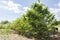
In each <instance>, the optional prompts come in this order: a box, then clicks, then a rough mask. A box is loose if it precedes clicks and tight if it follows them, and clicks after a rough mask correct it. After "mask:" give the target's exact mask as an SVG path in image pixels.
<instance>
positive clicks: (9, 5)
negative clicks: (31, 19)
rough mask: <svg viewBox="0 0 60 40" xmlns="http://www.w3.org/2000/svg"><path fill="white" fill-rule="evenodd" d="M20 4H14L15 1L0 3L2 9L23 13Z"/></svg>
mask: <svg viewBox="0 0 60 40" xmlns="http://www.w3.org/2000/svg"><path fill="white" fill-rule="evenodd" d="M19 7H21V5H20V4H17V3H14V2H13V1H0V8H3V9H7V10H10V11H13V12H14V13H20V12H22V10H21V9H19Z"/></svg>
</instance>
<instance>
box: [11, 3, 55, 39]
mask: <svg viewBox="0 0 60 40" xmlns="http://www.w3.org/2000/svg"><path fill="white" fill-rule="evenodd" d="M54 21H55V19H54V15H53V14H52V13H50V12H49V11H48V8H47V7H46V6H45V5H44V4H42V3H39V2H37V3H34V4H33V5H32V7H31V9H30V10H27V12H26V14H24V15H23V16H22V17H21V18H18V19H17V20H16V21H14V22H13V23H12V24H11V29H13V30H15V31H17V32H19V34H22V35H26V36H33V37H36V38H44V37H45V35H46V32H47V31H48V30H51V29H52V28H53V26H54V25H53V23H54Z"/></svg>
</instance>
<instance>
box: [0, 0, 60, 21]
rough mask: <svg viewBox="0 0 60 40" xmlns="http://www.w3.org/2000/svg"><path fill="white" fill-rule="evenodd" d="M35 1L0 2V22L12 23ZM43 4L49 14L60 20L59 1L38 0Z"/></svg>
mask: <svg viewBox="0 0 60 40" xmlns="http://www.w3.org/2000/svg"><path fill="white" fill-rule="evenodd" d="M36 1H37V0H0V21H4V20H8V21H13V20H15V19H16V18H19V17H21V15H22V14H24V13H25V12H26V11H27V9H30V7H31V5H32V3H34V2H36ZM40 1H41V2H42V3H44V4H45V5H46V6H47V7H48V8H49V11H50V12H51V13H53V14H54V15H55V18H56V19H57V20H60V0H40Z"/></svg>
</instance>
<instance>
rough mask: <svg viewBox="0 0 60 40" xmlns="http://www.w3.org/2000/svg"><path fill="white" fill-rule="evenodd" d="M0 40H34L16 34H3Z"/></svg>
mask: <svg viewBox="0 0 60 40" xmlns="http://www.w3.org/2000/svg"><path fill="white" fill-rule="evenodd" d="M0 40H34V39H29V38H26V37H23V36H21V35H18V34H9V35H5V34H3V35H0Z"/></svg>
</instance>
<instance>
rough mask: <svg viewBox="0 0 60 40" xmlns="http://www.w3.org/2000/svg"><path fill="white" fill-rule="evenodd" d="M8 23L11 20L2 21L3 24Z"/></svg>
mask: <svg viewBox="0 0 60 40" xmlns="http://www.w3.org/2000/svg"><path fill="white" fill-rule="evenodd" d="M7 23H9V21H7V20H6V21H1V24H7Z"/></svg>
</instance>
